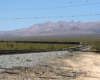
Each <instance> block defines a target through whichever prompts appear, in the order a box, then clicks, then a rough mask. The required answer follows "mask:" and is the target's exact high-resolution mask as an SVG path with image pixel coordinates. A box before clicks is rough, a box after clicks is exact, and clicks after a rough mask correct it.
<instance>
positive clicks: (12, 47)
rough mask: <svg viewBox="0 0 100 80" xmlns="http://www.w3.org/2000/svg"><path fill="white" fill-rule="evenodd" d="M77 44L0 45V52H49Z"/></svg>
mask: <svg viewBox="0 0 100 80" xmlns="http://www.w3.org/2000/svg"><path fill="white" fill-rule="evenodd" d="M73 46H78V45H77V44H74V45H72V44H39V43H38V44H36V43H35V44H34V43H0V50H51V49H64V48H69V47H73Z"/></svg>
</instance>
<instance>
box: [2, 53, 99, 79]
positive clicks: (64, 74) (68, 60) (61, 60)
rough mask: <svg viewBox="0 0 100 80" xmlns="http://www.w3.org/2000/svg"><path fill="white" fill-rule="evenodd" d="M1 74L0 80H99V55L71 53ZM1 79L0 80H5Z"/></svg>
mask: <svg viewBox="0 0 100 80" xmlns="http://www.w3.org/2000/svg"><path fill="white" fill-rule="evenodd" d="M8 71H10V72H11V71H13V72H14V71H17V72H19V74H8V73H5V72H2V74H0V78H3V77H6V79H7V80H22V79H23V80H100V54H98V53H94V52H73V53H67V54H64V55H62V56H59V57H57V58H55V59H53V60H51V61H45V62H39V63H37V64H36V65H34V66H32V67H29V68H21V67H16V68H12V69H8ZM6 79H1V80H6Z"/></svg>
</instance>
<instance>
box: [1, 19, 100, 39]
mask: <svg viewBox="0 0 100 80" xmlns="http://www.w3.org/2000/svg"><path fill="white" fill-rule="evenodd" d="M96 33H100V22H86V23H83V22H81V21H79V22H74V21H71V22H66V21H59V22H56V23H53V22H46V23H39V24H34V25H33V26H31V27H29V28H24V29H17V30H13V31H0V36H7V37H8V36H12V37H13V36H14V37H15V36H17V37H21V36H24V37H25V36H48V35H66V34H67V35H70V34H74V35H75V34H76V35H77V34H96Z"/></svg>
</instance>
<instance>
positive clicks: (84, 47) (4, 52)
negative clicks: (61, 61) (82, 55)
mask: <svg viewBox="0 0 100 80" xmlns="http://www.w3.org/2000/svg"><path fill="white" fill-rule="evenodd" d="M91 47H92V45H79V46H76V47H70V48H68V49H55V50H0V55H9V54H25V53H26V54H28V53H40V52H52V51H69V50H73V51H86V50H87V49H88V48H91Z"/></svg>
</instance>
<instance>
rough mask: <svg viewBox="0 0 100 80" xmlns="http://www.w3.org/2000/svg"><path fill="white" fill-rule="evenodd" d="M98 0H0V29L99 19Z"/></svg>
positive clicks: (7, 29)
mask: <svg viewBox="0 0 100 80" xmlns="http://www.w3.org/2000/svg"><path fill="white" fill-rule="evenodd" d="M99 8H100V0H0V31H10V30H15V29H22V28H28V27H31V26H32V25H34V24H38V23H45V22H48V21H50V22H58V21H67V22H70V21H72V20H74V21H75V22H78V21H81V22H98V21H100V9H99Z"/></svg>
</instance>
